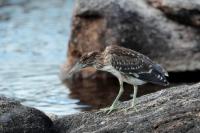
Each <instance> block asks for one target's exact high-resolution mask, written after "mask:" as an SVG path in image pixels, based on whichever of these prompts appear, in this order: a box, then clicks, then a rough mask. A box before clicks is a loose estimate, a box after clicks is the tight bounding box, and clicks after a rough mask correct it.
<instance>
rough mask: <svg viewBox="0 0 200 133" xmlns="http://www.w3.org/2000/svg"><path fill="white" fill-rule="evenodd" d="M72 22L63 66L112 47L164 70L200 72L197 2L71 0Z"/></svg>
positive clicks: (172, 0) (199, 31)
mask: <svg viewBox="0 0 200 133" xmlns="http://www.w3.org/2000/svg"><path fill="white" fill-rule="evenodd" d="M73 17H74V19H73V22H72V34H71V38H70V42H69V49H68V59H67V64H68V66H71V65H73V64H74V62H76V60H77V59H79V57H80V56H81V55H82V54H83V53H85V52H89V51H92V50H103V49H104V48H105V46H107V45H111V44H115V45H121V46H124V47H127V48H130V49H134V50H136V51H139V52H141V53H143V54H145V55H147V56H149V57H150V58H151V59H153V60H155V61H156V62H158V63H160V64H162V65H163V66H165V67H166V68H167V70H168V71H173V72H177V71H195V70H200V62H199V58H200V34H199V33H200V21H199V20H200V19H199V18H200V4H199V1H198V0H195V1H190V0H187V1H184V2H182V1H181V0H178V1H174V0H138V1H135V0H95V1H94V0H87V1H84V0H77V1H76V8H75V12H74V16H73ZM86 73H89V71H86ZM82 75H84V74H82Z"/></svg>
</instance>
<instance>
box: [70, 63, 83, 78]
mask: <svg viewBox="0 0 200 133" xmlns="http://www.w3.org/2000/svg"><path fill="white" fill-rule="evenodd" d="M81 68H82V65H81V64H79V63H78V62H77V63H76V64H75V65H74V66H73V67H72V68H71V70H70V71H69V72H68V76H69V77H71V76H72V75H73V74H74V73H76V72H78V71H79V70H80V69H81Z"/></svg>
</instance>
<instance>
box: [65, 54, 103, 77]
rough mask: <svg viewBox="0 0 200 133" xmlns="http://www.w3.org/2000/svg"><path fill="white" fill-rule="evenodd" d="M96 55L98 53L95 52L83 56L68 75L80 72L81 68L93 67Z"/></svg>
mask: <svg viewBox="0 0 200 133" xmlns="http://www.w3.org/2000/svg"><path fill="white" fill-rule="evenodd" d="M98 54H99V52H97V51H93V52H89V53H85V54H83V56H81V58H80V59H79V61H78V62H77V63H76V64H75V65H74V66H73V67H72V68H71V70H70V71H69V73H68V74H69V75H72V74H73V73H76V72H78V71H80V70H81V69H82V68H86V67H92V66H94V64H95V62H96V58H97V55H98Z"/></svg>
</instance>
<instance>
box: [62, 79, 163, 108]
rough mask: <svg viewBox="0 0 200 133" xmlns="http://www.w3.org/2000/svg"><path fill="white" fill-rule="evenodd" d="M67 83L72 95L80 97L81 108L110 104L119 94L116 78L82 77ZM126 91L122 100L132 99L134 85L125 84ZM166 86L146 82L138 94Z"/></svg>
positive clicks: (76, 97)
mask: <svg viewBox="0 0 200 133" xmlns="http://www.w3.org/2000/svg"><path fill="white" fill-rule="evenodd" d="M65 85H66V86H67V87H68V88H69V89H70V91H71V92H70V94H69V95H70V97H71V98H74V99H80V103H79V104H81V105H82V104H83V105H88V106H82V107H81V108H79V109H81V110H83V111H86V110H93V109H99V108H103V107H107V106H110V105H111V104H112V102H113V100H114V99H115V97H116V96H117V94H118V91H119V83H118V80H117V79H116V78H114V79H113V78H109V79H80V80H78V81H65ZM124 88H125V91H124V93H123V95H122V97H121V98H120V100H121V101H127V100H129V99H131V94H132V93H133V87H132V86H131V85H128V84H126V83H125V84H124ZM164 88H165V87H163V86H159V85H152V84H146V85H143V86H140V87H139V90H138V94H137V96H141V95H145V94H148V93H152V92H155V91H158V90H161V89H164Z"/></svg>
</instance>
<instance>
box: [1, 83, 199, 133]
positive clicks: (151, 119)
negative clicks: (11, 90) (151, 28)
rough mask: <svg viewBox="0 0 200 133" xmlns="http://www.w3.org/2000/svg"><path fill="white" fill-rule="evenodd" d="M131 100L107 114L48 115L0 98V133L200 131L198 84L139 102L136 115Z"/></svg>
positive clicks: (194, 132) (184, 86) (169, 89)
mask: <svg viewBox="0 0 200 133" xmlns="http://www.w3.org/2000/svg"><path fill="white" fill-rule="evenodd" d="M129 104H130V101H127V102H123V103H120V107H119V108H120V109H119V110H117V111H115V112H113V113H111V114H109V115H107V114H105V113H104V112H102V111H98V110H97V111H92V112H83V113H78V114H73V115H67V116H56V115H50V118H49V117H48V116H47V115H46V114H44V113H43V112H41V111H39V110H37V109H34V108H31V107H26V106H23V105H21V104H20V103H19V102H17V101H15V100H13V99H9V98H6V97H3V96H1V97H0V114H1V115H0V132H1V133H21V132H23V133H36V132H37V133H80V132H95V133H108V132H127V133H128V132H134V133H141V132H142V133H147V132H148V133H149V132H152V133H153V132H154V133H155V132H159V133H161V132H162V133H164V132H170V133H177V132H181V133H186V132H187V133H197V132H200V83H197V84H194V85H181V86H177V87H172V88H167V89H165V90H161V91H158V92H156V93H152V94H148V95H145V96H141V97H139V99H138V104H137V108H138V111H137V112H133V111H131V110H129V111H128V112H127V113H125V112H124V111H123V109H124V108H127V107H128V106H129Z"/></svg>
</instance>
